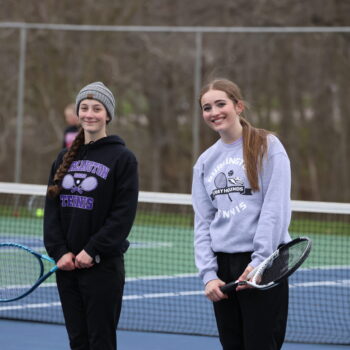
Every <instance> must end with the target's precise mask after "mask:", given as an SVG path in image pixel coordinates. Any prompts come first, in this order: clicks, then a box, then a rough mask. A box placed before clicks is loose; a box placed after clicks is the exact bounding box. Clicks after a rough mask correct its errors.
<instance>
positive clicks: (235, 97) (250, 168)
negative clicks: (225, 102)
mask: <svg viewBox="0 0 350 350" xmlns="http://www.w3.org/2000/svg"><path fill="white" fill-rule="evenodd" d="M209 90H220V91H223V92H225V93H226V94H227V96H228V98H229V99H230V100H232V101H233V103H234V104H237V103H238V102H241V103H243V104H244V100H243V97H242V94H241V91H240V88H239V87H238V86H237V85H236V84H235V83H234V82H232V81H230V80H228V79H215V80H213V81H211V82H210V83H208V84H206V85H205V86H203V88H202V90H201V92H200V95H199V104H200V106H201V107H202V105H201V100H202V97H203V95H204V94H205V93H207V92H208V91H209ZM240 123H241V125H242V128H243V159H244V164H245V168H246V173H247V177H248V180H249V183H250V186H251V188H252V190H253V191H259V190H260V188H259V172H260V171H261V168H262V161H263V158H264V156H265V155H266V153H267V135H268V134H270V132H269V131H267V130H264V129H258V128H254V127H253V126H252V125H251V124H250V123H249V122H248V121H247V120H246V119H245V118H244V117H242V116H240Z"/></svg>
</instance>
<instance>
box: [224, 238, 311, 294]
mask: <svg viewBox="0 0 350 350" xmlns="http://www.w3.org/2000/svg"><path fill="white" fill-rule="evenodd" d="M311 246H312V241H311V240H310V238H308V237H299V238H296V239H293V240H292V241H290V242H288V243H286V244H284V245H282V246H281V247H280V248H279V249H277V250H276V251H275V252H274V253H272V254H271V255H270V256H269V257H268V258H267V259H265V260H264V261H263V262H262V263H261V264H260V265H258V266H257V267H256V268H255V269H254V270H252V271H251V272H250V273H249V274H248V276H247V280H246V281H233V282H229V283H227V284H225V285H224V286H222V287H220V289H221V291H222V292H223V293H225V294H226V293H229V292H231V291H233V290H235V289H236V288H237V286H239V285H249V286H251V287H254V288H258V289H261V290H265V289H270V288H273V287H275V286H277V285H278V283H279V282H280V281H282V280H283V279H285V278H287V277H289V276H290V275H291V274H292V273H294V272H295V271H296V270H297V269H298V268H299V267H300V266H301V265H302V264H303V262H304V261H305V260H306V259H307V257H308V256H309V253H310V251H311Z"/></svg>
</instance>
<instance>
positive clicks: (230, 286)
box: [220, 281, 240, 294]
mask: <svg viewBox="0 0 350 350" xmlns="http://www.w3.org/2000/svg"><path fill="white" fill-rule="evenodd" d="M239 284H240V282H238V281H234V282H230V283H227V284H225V285H224V286H222V287H220V290H221V291H222V292H223V293H224V294H227V293H229V292H232V291H233V290H235V289H236V287H237V286H238V285H239Z"/></svg>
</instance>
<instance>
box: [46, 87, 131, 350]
mask: <svg viewBox="0 0 350 350" xmlns="http://www.w3.org/2000/svg"><path fill="white" fill-rule="evenodd" d="M114 109H115V99H114V97H113V94H112V93H111V91H110V90H109V89H108V88H107V87H106V86H105V85H104V84H103V83H100V82H95V83H91V84H89V85H87V86H85V87H84V88H83V89H81V90H80V92H79V93H78V95H77V98H76V110H77V115H78V118H79V122H80V125H81V131H80V132H79V134H78V136H77V137H76V139H75V141H74V143H73V144H72V146H71V148H70V149H68V150H67V149H64V150H63V151H61V152H60V154H59V155H58V157H57V159H56V160H55V162H54V163H53V165H52V168H51V172H50V177H49V184H48V191H47V196H46V203H45V216H44V243H45V247H46V250H47V252H48V254H49V255H50V256H52V257H53V258H54V259H55V261H56V263H57V266H58V268H59V270H58V271H57V273H56V280H57V287H58V291H59V295H60V299H61V304H62V309H63V314H64V318H65V323H66V328H67V332H68V335H69V341H70V346H71V349H74V350H101V349H104V350H112V349H113V350H114V349H116V327H117V324H118V320H119V316H120V311H121V304H122V296H123V288H124V280H125V272H124V260H123V255H124V253H125V252H126V250H127V249H128V246H129V242H128V241H127V237H128V235H129V232H130V230H131V226H132V224H133V221H134V218H135V214H136V207H137V198H138V176H137V161H136V159H135V156H134V155H133V153H132V152H131V151H130V150H128V149H127V148H126V147H125V144H124V142H123V140H122V139H120V138H119V137H118V136H107V133H106V125H107V123H108V122H110V121H111V120H112V118H113V117H114Z"/></svg>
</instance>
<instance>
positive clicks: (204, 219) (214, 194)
mask: <svg viewBox="0 0 350 350" xmlns="http://www.w3.org/2000/svg"><path fill="white" fill-rule="evenodd" d="M259 186H260V191H258V192H253V191H252V190H251V189H250V185H249V181H248V178H247V176H246V172H245V167H244V161H243V141H242V138H240V139H239V140H237V141H235V142H234V143H232V144H225V143H224V142H223V141H222V140H221V139H219V140H218V141H217V142H216V143H215V144H214V145H212V146H211V147H210V148H208V149H207V150H206V151H205V152H204V153H203V154H202V155H201V156H200V157H199V158H198V160H197V162H196V164H195V166H194V169H193V183H192V202H193V208H194V212H195V224H194V226H195V227H194V231H195V237H194V246H195V261H196V266H197V268H198V270H199V275H200V277H201V278H202V279H203V282H204V284H206V283H207V282H209V281H210V280H213V279H216V278H218V277H217V268H218V267H217V262H216V256H215V253H217V252H223V253H241V252H252V256H251V262H250V264H249V265H251V266H253V267H256V266H257V265H259V263H261V262H262V261H263V260H264V259H265V258H267V257H268V256H269V255H270V254H272V253H273V251H274V250H276V249H277V247H278V246H279V245H280V244H282V243H287V242H289V241H290V240H291V238H290V236H289V233H288V226H289V223H290V218H291V208H290V190H291V171H290V162H289V158H288V156H287V153H286V151H285V149H284V147H283V146H282V144H281V142H280V141H279V140H278V138H277V137H276V136H274V135H272V134H271V135H269V136H268V152H267V157H264V161H263V167H262V170H261V172H260V173H259ZM242 273H243V271H242Z"/></svg>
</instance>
